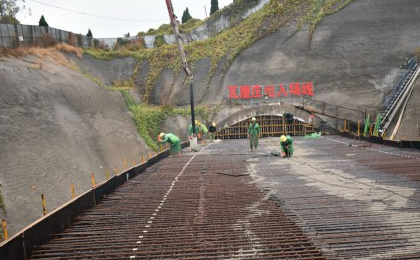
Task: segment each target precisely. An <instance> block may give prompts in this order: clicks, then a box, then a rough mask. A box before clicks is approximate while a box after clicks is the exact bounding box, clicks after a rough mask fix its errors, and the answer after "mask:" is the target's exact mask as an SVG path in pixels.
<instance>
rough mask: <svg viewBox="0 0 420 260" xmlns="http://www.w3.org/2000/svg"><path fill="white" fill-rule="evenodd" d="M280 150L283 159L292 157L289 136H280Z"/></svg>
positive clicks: (291, 143)
mask: <svg viewBox="0 0 420 260" xmlns="http://www.w3.org/2000/svg"><path fill="white" fill-rule="evenodd" d="M280 148H281V154H282V156H283V157H292V155H293V139H292V138H291V137H290V135H287V136H286V135H282V136H280Z"/></svg>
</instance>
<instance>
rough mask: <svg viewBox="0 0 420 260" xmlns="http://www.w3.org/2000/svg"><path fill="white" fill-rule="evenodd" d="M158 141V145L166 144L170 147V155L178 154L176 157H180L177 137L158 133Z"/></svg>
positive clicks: (179, 142) (179, 144)
mask: <svg viewBox="0 0 420 260" xmlns="http://www.w3.org/2000/svg"><path fill="white" fill-rule="evenodd" d="M158 141H159V142H160V143H166V142H168V143H169V144H170V145H171V154H174V153H178V157H180V156H181V141H180V140H179V137H178V136H176V135H174V134H165V133H160V134H159V135H158Z"/></svg>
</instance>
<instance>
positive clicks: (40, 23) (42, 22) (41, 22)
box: [39, 15, 48, 27]
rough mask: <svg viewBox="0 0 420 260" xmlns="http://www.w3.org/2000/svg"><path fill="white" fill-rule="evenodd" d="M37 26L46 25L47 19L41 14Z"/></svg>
mask: <svg viewBox="0 0 420 260" xmlns="http://www.w3.org/2000/svg"><path fill="white" fill-rule="evenodd" d="M39 26H46V27H48V23H47V21H45V18H44V15H41V19H39Z"/></svg>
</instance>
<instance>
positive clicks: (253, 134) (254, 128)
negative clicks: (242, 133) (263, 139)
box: [248, 117, 260, 152]
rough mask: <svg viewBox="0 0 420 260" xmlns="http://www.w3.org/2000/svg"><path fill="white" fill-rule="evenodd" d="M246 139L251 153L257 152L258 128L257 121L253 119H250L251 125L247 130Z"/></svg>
mask: <svg viewBox="0 0 420 260" xmlns="http://www.w3.org/2000/svg"><path fill="white" fill-rule="evenodd" d="M248 138H249V146H250V148H251V152H252V151H257V147H258V138H260V126H259V125H258V123H257V119H256V118H255V117H253V118H252V119H251V124H250V125H249V128H248Z"/></svg>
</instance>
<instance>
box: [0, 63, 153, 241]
mask: <svg viewBox="0 0 420 260" xmlns="http://www.w3.org/2000/svg"><path fill="white" fill-rule="evenodd" d="M0 82H1V84H0V92H1V95H0V111H1V116H0V144H1V145H0V168H1V170H0V183H1V191H2V195H3V198H4V201H5V206H6V214H5V212H3V211H2V210H0V217H1V218H5V219H6V220H7V222H8V229H9V233H10V234H14V233H16V232H17V231H19V230H20V229H21V228H23V227H24V226H26V225H28V224H29V223H31V222H33V221H35V220H36V219H38V218H39V217H41V216H42V207H41V194H42V193H44V194H45V197H46V206H47V211H48V212H49V211H51V210H52V209H54V208H56V207H57V206H59V205H62V204H63V203H65V202H67V201H69V200H70V198H71V192H70V185H71V183H74V185H75V188H76V194H81V193H82V192H84V191H86V190H88V189H90V187H91V174H92V173H95V178H96V182H99V181H103V180H104V179H105V178H106V174H105V170H106V169H110V170H111V171H113V169H114V167H115V166H117V168H118V169H120V170H121V169H122V168H123V160H124V157H127V159H128V162H129V163H130V165H131V159H132V157H136V160H137V161H139V160H140V158H141V154H142V153H147V152H148V151H149V149H148V148H147V146H146V144H145V143H144V141H143V140H142V139H141V138H140V137H139V136H138V134H137V131H136V127H135V125H134V122H133V120H132V118H131V114H130V112H129V111H128V110H127V109H126V106H125V103H124V100H123V98H122V95H121V94H120V93H119V92H117V91H116V92H113V91H108V90H106V89H105V88H104V87H101V86H99V85H97V84H95V83H93V82H92V81H90V80H89V79H87V78H86V77H85V76H83V75H82V74H80V73H77V72H75V71H72V70H70V69H68V68H67V67H64V66H61V65H58V64H56V63H54V62H52V61H47V60H40V59H39V58H37V57H34V56H27V57H24V58H20V59H8V58H3V59H2V61H0ZM111 174H112V172H111Z"/></svg>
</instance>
